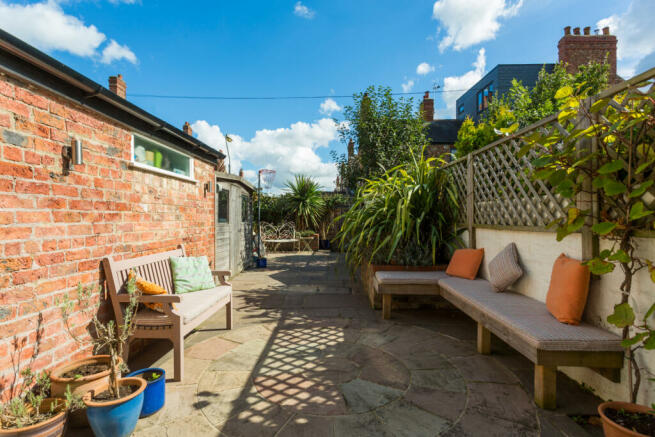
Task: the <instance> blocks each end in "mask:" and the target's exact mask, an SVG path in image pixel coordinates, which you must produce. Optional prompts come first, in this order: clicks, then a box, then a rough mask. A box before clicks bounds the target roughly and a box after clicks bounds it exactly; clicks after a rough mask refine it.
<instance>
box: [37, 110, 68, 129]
mask: <svg viewBox="0 0 655 437" xmlns="http://www.w3.org/2000/svg"><path fill="white" fill-rule="evenodd" d="M34 121H36V122H37V123H41V124H45V125H47V126H52V127H55V128H57V129H65V128H66V123H65V122H64V120H63V119H61V118H59V117H55V116H54V115H52V114H50V113H49V112H47V111H38V110H35V111H34Z"/></svg>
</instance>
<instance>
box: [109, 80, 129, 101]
mask: <svg viewBox="0 0 655 437" xmlns="http://www.w3.org/2000/svg"><path fill="white" fill-rule="evenodd" d="M109 91H111V92H113V93H114V94H117V95H118V96H119V97H122V98H125V96H126V93H127V84H126V83H125V81H124V80H123V75H122V74H119V75H118V76H109Z"/></svg>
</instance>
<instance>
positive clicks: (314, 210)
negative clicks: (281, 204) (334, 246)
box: [285, 175, 325, 230]
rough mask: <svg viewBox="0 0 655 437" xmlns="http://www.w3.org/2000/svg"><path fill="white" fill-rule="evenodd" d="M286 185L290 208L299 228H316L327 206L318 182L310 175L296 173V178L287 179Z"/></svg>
mask: <svg viewBox="0 0 655 437" xmlns="http://www.w3.org/2000/svg"><path fill="white" fill-rule="evenodd" d="M285 185H286V187H287V190H288V200H287V202H288V205H289V209H290V211H291V212H292V213H293V214H294V215H295V218H296V225H297V226H298V229H299V230H306V229H311V228H314V229H316V228H317V227H318V225H319V220H320V219H321V217H322V216H323V209H324V208H325V201H324V200H323V196H322V195H321V187H320V185H319V184H318V182H316V181H315V180H314V179H312V178H311V177H309V176H305V175H295V177H294V180H293V181H287V183H286V184H285Z"/></svg>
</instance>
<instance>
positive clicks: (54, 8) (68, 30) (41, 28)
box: [0, 0, 136, 62]
mask: <svg viewBox="0 0 655 437" xmlns="http://www.w3.org/2000/svg"><path fill="white" fill-rule="evenodd" d="M0 28H2V29H3V30H5V31H7V32H9V33H11V34H13V35H15V36H16V37H18V38H20V39H22V40H25V41H26V42H27V43H29V44H32V45H34V46H36V47H38V48H39V49H41V50H46V51H50V50H60V51H66V52H69V53H72V54H74V55H77V56H83V57H89V58H97V57H99V56H100V53H99V51H98V49H99V47H100V46H101V45H102V43H103V42H105V40H106V39H107V37H106V36H105V34H104V33H102V32H100V31H99V30H98V28H97V27H96V26H94V25H93V24H90V25H86V24H84V22H83V21H82V20H80V19H79V18H77V17H74V16H72V15H68V14H66V13H65V12H64V10H63V9H62V8H61V6H60V4H59V3H58V2H57V1H55V0H46V1H42V2H39V3H32V4H13V3H7V2H6V1H4V0H0ZM112 43H113V44H116V45H117V46H118V47H120V48H121V49H123V50H127V51H129V53H131V56H132V58H133V59H134V60H135V61H136V56H135V55H134V53H132V52H131V51H130V50H129V49H128V48H127V47H126V46H120V45H118V44H117V43H116V42H115V41H113V40H112ZM112 43H110V44H109V46H107V47H105V50H108V49H110V50H109V53H112V51H115V48H112V47H111V45H112ZM135 61H130V62H135ZM103 62H104V56H103Z"/></svg>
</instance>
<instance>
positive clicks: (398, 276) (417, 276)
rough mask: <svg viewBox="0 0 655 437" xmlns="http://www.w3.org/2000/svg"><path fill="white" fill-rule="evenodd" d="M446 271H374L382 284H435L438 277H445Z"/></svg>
mask: <svg viewBox="0 0 655 437" xmlns="http://www.w3.org/2000/svg"><path fill="white" fill-rule="evenodd" d="M447 277H448V275H446V272H444V271H442V270H439V271H431V272H410V271H407V270H403V271H379V272H375V279H376V280H377V281H378V284H382V285H412V284H416V285H437V283H438V282H439V280H440V279H443V278H447Z"/></svg>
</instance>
